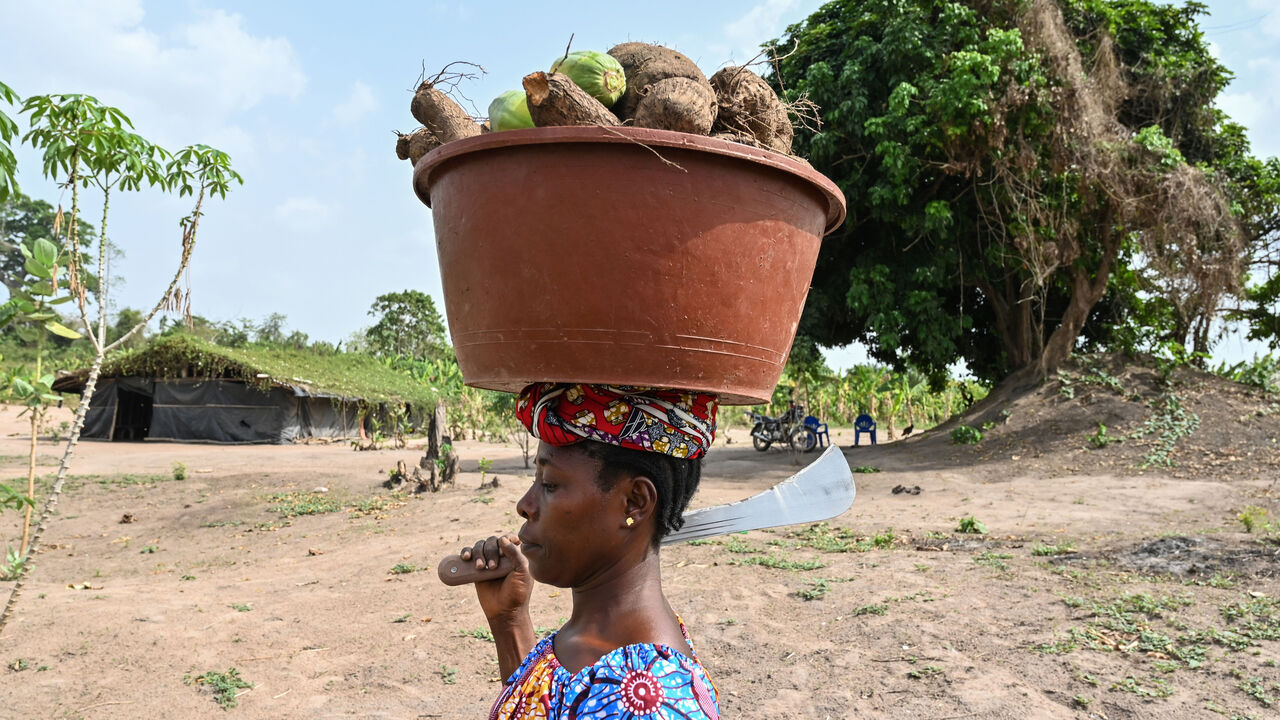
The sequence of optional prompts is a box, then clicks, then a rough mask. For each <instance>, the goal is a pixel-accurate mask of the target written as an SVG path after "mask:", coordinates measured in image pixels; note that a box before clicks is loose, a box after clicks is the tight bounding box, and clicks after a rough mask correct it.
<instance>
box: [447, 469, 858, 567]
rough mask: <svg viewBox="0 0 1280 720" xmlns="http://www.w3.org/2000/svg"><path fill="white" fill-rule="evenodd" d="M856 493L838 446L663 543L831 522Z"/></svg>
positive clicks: (687, 523)
mask: <svg viewBox="0 0 1280 720" xmlns="http://www.w3.org/2000/svg"><path fill="white" fill-rule="evenodd" d="M856 494H857V488H855V487H854V485H853V471H851V470H850V469H849V462H848V461H847V460H845V457H844V453H842V452H840V449H839V448H837V447H836V446H835V445H832V446H831V447H829V448H827V451H826V452H824V453H822V455H820V456H818V459H817V460H814V461H813V462H812V463H810V464H809V466H808V467H806V468H804V469H803V470H801V471H800V472H798V473H796V474H795V475H792V476H791V477H789V478H787V479H786V480H783V481H782V482H780V483H778V484H777V485H774V486H773V487H772V488H769V489H768V490H765V491H764V492H762V493H760V494H759V495H755V496H752V497H749V498H747V499H746V500H739V501H737V502H733V503H728V504H727V505H716V506H715V507H708V508H701V509H699V510H692V511H690V512H687V513H685V514H684V527H682V528H680V529H679V530H677V531H676V532H674V533H671V534H670V535H668V536H666V537H665V538H663V539H662V544H663V545H671V544H673V543H678V542H687V541H689V540H697V539H698V538H705V537H712V536H714V535H724V534H727V533H734V532H742V531H743V530H759V529H760V528H767V527H778V526H780V525H797V524H799V523H810V522H818V521H819V520H827V519H829V518H833V517H835V516H837V515H839V514H841V513H843V512H844V511H845V510H848V509H849V507H850V506H851V505H853V498H854V495H856ZM512 567H513V564H512V562H511V560H510V559H508V558H507V557H506V556H505V555H504V556H502V557H501V558H500V559H499V560H498V567H496V568H493V569H487V570H476V569H475V565H474V563H471V562H463V560H462V558H460V557H458V556H457V555H449V556H447V557H445V558H444V559H443V560H441V561H440V565H439V566H438V567H437V568H436V572H437V573H438V574H439V576H440V582H443V583H444V584H445V585H462V584H464V583H472V582H476V581H477V580H494V579H497V578H500V577H504V576H506V575H507V573H509V572H511V570H512Z"/></svg>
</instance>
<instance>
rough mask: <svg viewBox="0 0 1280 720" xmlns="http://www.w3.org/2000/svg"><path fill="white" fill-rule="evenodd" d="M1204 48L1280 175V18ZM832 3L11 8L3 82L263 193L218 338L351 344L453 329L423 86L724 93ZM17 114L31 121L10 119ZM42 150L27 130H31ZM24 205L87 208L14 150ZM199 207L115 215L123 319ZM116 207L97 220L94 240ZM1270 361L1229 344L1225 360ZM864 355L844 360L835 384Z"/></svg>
mask: <svg viewBox="0 0 1280 720" xmlns="http://www.w3.org/2000/svg"><path fill="white" fill-rule="evenodd" d="M1207 4H1208V5H1209V8H1210V12H1211V15H1210V17H1207V18H1203V19H1202V27H1203V28H1204V29H1205V34H1206V37H1207V39H1208V40H1209V42H1210V43H1211V47H1212V48H1213V51H1214V52H1215V53H1216V54H1217V55H1218V57H1219V59H1220V60H1221V61H1222V62H1223V63H1224V64H1225V65H1226V66H1227V67H1228V68H1230V69H1231V70H1232V71H1233V72H1234V73H1235V75H1236V79H1235V81H1234V82H1233V83H1232V84H1231V86H1230V87H1229V88H1228V89H1227V90H1226V92H1225V93H1224V94H1223V95H1222V96H1221V97H1220V99H1219V106H1220V107H1222V108H1223V109H1224V110H1226V111H1227V112H1228V113H1229V114H1230V115H1231V116H1232V117H1233V118H1234V119H1235V120H1237V121H1238V122H1240V123H1242V124H1243V125H1245V126H1246V127H1247V128H1249V136H1250V140H1251V142H1252V144H1253V148H1254V152H1255V154H1257V155H1260V156H1264V157H1265V156H1274V155H1280V0H1210V1H1209V2H1207ZM820 5H821V3H820V2H818V1H817V0H757V1H756V2H754V3H753V2H751V0H698V1H697V2H667V1H664V0H653V1H651V2H649V3H647V7H646V11H645V12H643V13H636V12H631V11H628V9H627V7H626V6H617V10H616V11H613V10H610V6H609V5H604V6H592V9H591V11H590V12H584V8H585V7H586V6H583V5H581V4H571V3H525V2H504V1H502V0H491V1H490V2H487V3H474V2H434V1H432V0H426V1H423V0H418V1H417V2H371V3H364V4H359V5H357V4H354V3H349V2H331V1H312V2H306V3H302V2H294V3H285V2H261V1H256V2H226V1H219V0H208V1H199V0H168V1H165V2H144V1H143V0H5V2H4V20H5V21H4V23H3V24H0V81H3V82H5V83H6V84H8V85H9V86H10V87H11V88H13V89H14V90H15V91H16V92H17V93H18V94H19V95H21V96H27V95H34V94H44V93H63V92H80V93H87V94H90V95H94V96H95V97H97V98H98V99H99V100H101V101H102V102H104V103H107V104H109V105H113V106H115V107H118V108H120V109H121V110H123V111H124V112H125V113H126V114H127V115H128V116H129V117H130V118H131V119H132V120H133V122H134V126H135V129H136V131H137V132H138V133H139V134H141V135H142V136H143V137H146V138H147V139H149V140H151V141H153V142H156V143H158V144H160V145H162V146H164V147H166V148H169V149H177V148H180V147H183V146H185V145H188V144H193V143H204V144H207V145H212V146H214V147H217V148H219V149H221V150H224V151H226V152H228V153H229V154H230V155H231V158H232V162H233V165H234V167H235V169H236V170H237V171H239V172H240V173H241V174H242V175H243V176H244V178H245V184H244V185H243V186H241V187H237V188H236V189H235V190H234V191H233V192H232V193H231V194H230V195H229V196H228V197H227V199H226V200H225V201H222V200H215V201H212V202H210V203H208V204H207V205H206V208H205V210H206V215H205V217H204V218H203V219H202V221H201V225H200V231H199V236H198V239H197V246H196V250H195V255H194V257H193V260H192V266H191V271H190V284H191V289H192V304H193V307H192V311H193V312H194V313H196V314H199V315H203V316H205V317H207V318H210V319H213V320H235V319H238V318H250V319H253V320H261V319H262V318H265V317H266V316H267V315H269V314H271V313H283V314H284V315H286V316H287V318H288V319H287V323H286V324H287V326H288V328H289V329H291V330H301V331H302V332H304V333H307V334H308V335H309V336H311V338H312V339H317V340H327V341H330V342H337V341H342V340H345V339H346V338H347V337H349V336H350V335H351V334H352V333H353V332H354V331H356V330H358V329H359V328H362V327H365V326H367V325H369V324H370V323H371V319H370V318H369V317H368V315H367V312H368V310H369V307H370V305H371V304H372V303H373V300H374V298H376V297H377V296H378V295H381V294H383V293H387V292H394V291H399V290H404V289H416V290H420V291H422V292H425V293H428V294H430V295H431V296H433V297H434V298H435V299H436V303H437V305H439V306H440V307H441V308H442V309H443V295H442V293H441V289H440V288H441V284H440V273H439V268H438V265H437V262H436V254H435V246H434V241H433V235H432V230H431V215H430V211H429V210H428V209H427V208H426V207H425V206H423V205H422V204H421V203H420V202H419V201H418V199H417V198H416V196H415V195H414V194H413V191H412V188H411V168H410V165H409V163H408V162H407V161H400V160H398V159H397V158H396V156H395V153H394V144H395V135H394V131H396V130H399V131H402V132H408V131H410V130H412V129H413V128H414V127H415V126H416V122H415V121H414V120H413V118H412V117H411V116H410V115H409V111H408V106H409V99H410V97H411V96H412V90H413V88H414V86H415V85H416V82H417V80H418V78H419V76H420V75H421V74H422V72H423V70H424V68H425V69H426V70H428V71H431V72H434V71H435V70H437V69H439V68H441V67H443V66H444V65H445V64H447V63H449V62H451V61H455V60H465V61H469V62H473V63H477V64H479V65H480V66H482V67H483V68H484V70H485V74H484V75H482V76H481V77H479V78H477V79H476V80H474V81H471V82H468V83H466V84H465V85H464V86H463V87H462V91H463V92H464V93H465V95H466V96H467V97H468V98H470V99H471V100H472V101H474V104H473V105H472V106H471V107H469V108H468V109H469V110H471V112H472V113H473V114H475V115H484V114H485V111H486V108H487V106H488V102H489V100H490V99H491V98H493V97H496V96H497V95H499V94H500V93H502V92H503V91H505V90H510V89H517V88H519V87H520V79H521V78H522V77H523V76H524V75H525V74H527V73H529V72H532V71H533V70H540V69H544V68H545V67H546V66H548V65H549V64H550V63H551V62H552V61H553V60H554V59H556V58H557V57H559V56H560V55H562V54H563V52H564V48H565V45H566V43H567V42H568V41H569V37H570V34H572V35H573V47H574V48H575V49H598V50H607V49H608V48H610V47H612V46H613V45H615V44H617V43H619V42H626V41H630V40H644V41H650V42H659V43H662V44H665V45H669V46H672V47H674V48H676V49H677V50H680V51H681V52H683V53H685V54H686V55H688V56H689V57H691V58H692V59H693V60H694V61H695V62H697V63H698V65H699V66H700V67H701V68H702V69H703V71H704V72H706V73H707V74H708V75H710V74H711V73H712V72H714V71H715V70H716V69H718V68H719V67H721V66H724V65H730V64H738V63H741V62H743V61H746V60H750V59H752V58H753V57H754V56H755V55H756V53H757V52H758V50H759V46H760V44H761V43H763V42H765V41H767V40H769V39H772V38H776V37H778V36H779V35H781V34H782V33H783V32H784V31H785V30H786V28H787V26H788V25H789V24H792V23H796V22H799V21H801V20H803V19H804V18H805V17H807V16H808V15H809V14H810V13H812V12H813V11H814V10H816V9H817V8H818V7H820ZM7 112H8V113H9V114H10V116H11V117H13V116H14V115H15V113H14V111H13V109H8V110H7ZM18 122H19V124H20V127H21V128H22V129H23V130H25V128H26V122H25V118H19V119H18ZM15 151H16V153H17V155H18V161H19V174H18V181H19V184H20V185H21V187H22V189H23V191H24V192H26V193H27V194H28V195H31V196H33V197H38V198H41V199H44V200H47V201H49V202H51V203H54V204H58V203H62V204H63V205H64V206H68V207H69V205H70V197H69V195H68V194H67V193H65V192H64V191H62V190H61V189H59V188H58V187H57V186H56V185H55V184H54V183H52V182H49V181H47V180H45V179H43V178H42V177H41V175H40V169H41V166H40V162H39V156H38V155H37V154H36V153H35V152H34V151H32V150H31V149H30V148H29V147H26V146H23V147H21V148H15ZM190 209H191V203H190V201H189V199H187V198H182V199H179V198H177V197H175V196H166V195H163V194H161V193H159V192H156V191H143V192H140V193H128V194H121V195H118V196H113V198H112V201H111V215H110V231H109V236H110V237H111V239H112V240H113V242H114V243H116V244H117V245H119V246H120V247H122V248H123V249H124V251H125V254H124V256H123V257H122V258H120V259H119V260H118V261H117V262H116V263H115V264H114V265H113V271H114V272H116V273H118V274H119V275H121V276H123V277H124V279H125V282H124V284H123V285H120V286H117V287H116V288H114V290H113V291H114V292H115V293H116V298H115V302H114V305H115V307H116V308H122V307H135V308H141V307H147V308H149V307H150V306H151V305H152V304H154V302H155V301H156V299H157V298H158V296H159V294H160V293H161V292H162V290H163V289H164V287H165V286H166V284H167V281H168V278H169V276H170V275H171V274H172V271H173V268H174V267H175V266H176V262H177V259H178V257H179V254H180V240H181V235H180V230H179V228H178V224H177V221H178V219H179V218H180V217H182V216H183V215H184V214H186V213H187V212H189V211H190ZM99 212H100V205H98V206H97V208H95V207H94V206H93V205H92V204H90V205H89V206H88V209H87V213H86V217H87V218H92V219H95V220H96V216H97V214H98V213H99ZM1254 351H1265V349H1264V348H1262V347H1261V346H1260V345H1253V344H1249V343H1245V342H1244V341H1242V340H1240V339H1239V338H1238V337H1236V338H1232V339H1228V340H1227V341H1226V342H1225V343H1224V344H1223V346H1222V347H1221V348H1220V351H1219V355H1220V356H1221V357H1225V358H1227V359H1240V358H1243V357H1247V356H1248V355H1250V354H1251V353H1252V352H1254ZM864 357H865V356H864V355H863V353H861V351H860V350H859V349H857V348H845V349H836V350H832V351H830V352H829V353H828V363H829V364H830V365H831V366H832V367H833V368H834V369H841V368H843V367H848V366H849V365H850V364H852V363H854V362H858V361H861V360H862V359H863V358H864Z"/></svg>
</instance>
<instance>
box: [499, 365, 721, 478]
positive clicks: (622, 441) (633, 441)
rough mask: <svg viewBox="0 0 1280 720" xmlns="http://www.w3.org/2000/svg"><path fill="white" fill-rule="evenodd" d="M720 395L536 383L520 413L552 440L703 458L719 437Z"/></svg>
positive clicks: (518, 405)
mask: <svg viewBox="0 0 1280 720" xmlns="http://www.w3.org/2000/svg"><path fill="white" fill-rule="evenodd" d="M718 405H719V398H718V397H717V396H716V395H713V394H711V393H698V392H693V391H689V390H666V389H662V388H647V387H631V386H624V385H582V384H578V385H572V384H565V383H534V384H533V385H529V386H528V387H526V388H525V389H524V390H523V391H522V392H521V393H520V397H519V398H518V399H517V400H516V417H517V418H519V419H520V422H522V423H524V426H525V427H527V428H529V432H530V433H531V434H532V435H533V436H534V437H536V438H538V439H539V440H542V441H543V442H545V443H548V444H550V445H556V446H561V445H572V444H573V443H576V442H579V441H581V440H596V441H598V442H604V443H609V444H611V445H621V446H622V447H625V448H631V449H632V450H644V451H647V452H656V453H662V454H664V455H671V456H672V457H678V458H687V459H690V460H692V459H694V458H699V457H702V456H703V455H705V454H706V453H707V449H708V448H710V447H711V443H712V442H713V441H714V440H715V437H716V409H717V406H718Z"/></svg>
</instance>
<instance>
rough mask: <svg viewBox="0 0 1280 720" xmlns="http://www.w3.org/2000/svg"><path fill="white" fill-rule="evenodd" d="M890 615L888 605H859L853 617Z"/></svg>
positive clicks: (854, 610)
mask: <svg viewBox="0 0 1280 720" xmlns="http://www.w3.org/2000/svg"><path fill="white" fill-rule="evenodd" d="M888 613H889V606H888V605H883V604H879V605H859V606H858V607H856V608H854V609H853V616H854V617H857V616H859V615H887V614H888Z"/></svg>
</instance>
